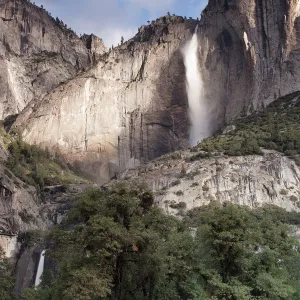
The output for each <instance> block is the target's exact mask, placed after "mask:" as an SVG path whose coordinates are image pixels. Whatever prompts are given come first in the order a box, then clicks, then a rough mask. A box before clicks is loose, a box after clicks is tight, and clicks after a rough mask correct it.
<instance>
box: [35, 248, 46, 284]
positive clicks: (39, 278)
mask: <svg viewBox="0 0 300 300" xmlns="http://www.w3.org/2000/svg"><path fill="white" fill-rule="evenodd" d="M45 252H46V251H45V250H43V251H42V253H41V256H40V261H39V265H38V269H37V272H36V277H35V283H34V285H35V286H36V287H37V286H39V285H40V283H41V281H42V274H43V272H44V262H45Z"/></svg>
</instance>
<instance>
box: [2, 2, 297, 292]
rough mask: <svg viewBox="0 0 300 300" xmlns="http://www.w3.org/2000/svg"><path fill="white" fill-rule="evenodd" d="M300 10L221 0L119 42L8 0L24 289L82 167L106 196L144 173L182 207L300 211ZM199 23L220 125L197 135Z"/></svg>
mask: <svg viewBox="0 0 300 300" xmlns="http://www.w3.org/2000/svg"><path fill="white" fill-rule="evenodd" d="M299 13H300V8H299V5H298V4H297V3H296V1H288V0H272V1H271V0H265V1H262V0H253V1H246V0H218V1H217V0H210V1H209V4H208V6H207V7H206V9H205V10H204V11H203V13H202V15H201V20H200V21H198V20H192V19H186V18H182V17H178V16H170V15H167V16H163V17H161V18H158V19H157V20H155V21H153V22H150V24H149V25H147V26H141V27H140V28H139V30H138V33H137V35H136V36H135V37H133V38H132V39H130V40H129V41H126V42H125V43H122V44H121V45H120V46H118V47H116V48H114V49H110V50H109V51H107V49H106V48H105V46H104V44H103V42H102V40H101V39H100V38H98V37H96V36H95V35H83V36H82V37H78V36H77V35H76V33H75V32H73V31H72V30H71V29H68V27H67V25H66V24H64V23H63V22H62V21H61V20H59V19H54V18H52V17H51V15H50V14H49V13H48V12H47V11H46V10H45V9H44V8H42V7H41V8H39V7H37V6H36V5H34V4H32V3H30V2H29V1H25V0H6V1H4V0H0V70H1V75H0V92H1V93H0V119H1V120H2V121H3V122H1V131H0V144H1V146H0V177H1V180H0V245H1V246H2V247H3V248H5V255H7V256H13V257H14V258H16V254H18V257H17V258H18V262H17V266H16V268H15V270H16V277H17V284H16V290H17V292H18V293H20V292H21V291H22V290H23V289H24V288H26V287H28V286H29V285H30V283H31V282H32V279H33V278H34V276H35V273H36V267H37V263H38V259H39V255H40V253H41V250H42V247H44V245H43V233H44V230H48V229H49V228H51V227H52V226H53V225H54V224H57V223H60V222H61V220H62V219H63V217H64V215H65V213H66V212H67V211H69V210H70V208H71V207H72V206H73V200H74V198H75V197H76V195H77V194H78V193H80V192H81V191H82V190H83V189H85V188H86V187H90V186H91V184H89V181H88V180H86V179H83V178H81V177H82V176H84V177H86V178H89V179H92V180H93V181H94V182H97V184H98V187H99V185H102V184H104V183H105V185H102V189H103V190H105V193H106V192H107V194H105V193H104V192H103V195H104V196H105V195H111V194H112V195H114V192H113V191H112V192H110V189H109V188H110V187H111V186H112V185H114V184H115V183H119V182H122V183H125V184H126V182H128V183H133V184H136V182H140V183H146V184H147V185H148V186H149V187H150V189H151V190H152V192H153V193H154V199H153V200H154V201H155V203H157V204H158V206H160V207H161V208H163V209H164V210H165V212H167V213H169V214H171V215H177V216H180V217H183V216H186V215H187V214H189V212H188V211H189V210H191V209H196V208H197V207H199V206H203V205H206V204H210V205H214V204H217V205H219V206H221V205H222V204H223V203H226V202H228V201H231V202H233V203H235V204H242V205H247V206H250V207H251V208H253V209H254V208H257V207H260V206H263V205H265V204H273V205H277V206H281V207H283V208H285V209H287V210H293V211H299V209H300V208H299V207H300V192H299V191H300V186H299V182H300V172H299V155H300V144H299V141H300V136H299V122H300V120H299V115H300V113H299V107H300V104H299V103H300V100H299V99H300V98H299V97H300V96H299V90H300V82H299V79H298V78H300V77H299V75H300V74H298V69H299V68H298V52H299V51H298V48H299V45H298V40H299V36H298V35H299V33H298V31H299V30H298V28H299ZM193 35H194V37H195V36H196V35H197V38H198V43H199V45H198V52H197V57H198V71H200V74H201V76H199V79H197V80H199V83H198V86H199V88H200V87H201V88H203V87H204V89H203V90H201V92H200V94H201V93H202V92H203V91H204V94H201V95H202V98H201V101H203V102H205V103H206V104H207V106H206V107H207V111H206V112H205V119H206V120H207V123H208V125H209V127H210V131H211V133H212V135H213V136H212V137H211V138H208V139H205V140H204V141H203V142H202V143H200V144H199V145H198V146H196V147H194V148H189V147H190V140H189V133H190V132H189V131H190V125H191V124H190V120H189V102H188V100H189V99H188V91H187V82H186V77H187V76H186V67H185V60H184V54H183V51H182V49H183V48H184V47H185V46H186V45H188V42H189V41H190V40H191V38H192V36H193ZM196 92H197V93H198V92H199V91H196ZM2 123H3V124H2ZM2 125H3V129H2ZM4 129H5V130H7V131H9V134H8V133H6V132H5V131H4ZM23 139H24V140H23ZM24 141H25V142H24ZM91 177H92V178H91ZM107 189H108V191H107ZM97 192H99V193H100V195H102V194H101V193H102V192H101V191H99V189H98V190H97ZM122 192H123V190H122V189H121V190H120V195H121V196H120V199H119V198H118V199H119V200H120V201H121V202H120V203H122V201H123V198H122ZM91 193H93V192H91ZM128 193H129V194H130V195H131V196H132V191H129V192H128ZM134 193H135V192H134ZM147 193H148V191H147ZM147 193H146V194H142V196H145V195H146V196H147V195H148V194H147ZM125 194H126V193H125ZM103 195H102V196H103ZM102 196H101V197H102ZM104 196H103V197H104ZM131 196H130V197H131ZM101 197H100V198H101ZM105 197H106V196H105ZM105 197H104V198H105ZM105 199H106V198H105ZM118 199H114V200H115V201H117V200H118ZM145 199H146V200H149V199H148V198H147V197H146V198H145ZM145 199H144V200H145ZM85 200H87V201H88V202H89V200H90V199H85V198H84V195H83V204H85V202H84V201H85ZM119 200H118V201H119ZM151 200H152V196H151ZM106 201H107V200H106ZM96 202H97V201H96ZM93 204H95V207H96V209H99V207H98V206H97V203H93ZM105 205H106V204H105ZM136 205H137V206H138V208H137V214H138V215H139V217H140V216H141V215H140V207H139V204H136ZM120 207H122V205H120ZM129 208H130V207H129ZM144 209H145V207H144ZM249 211H250V210H249ZM81 213H83V214H84V213H85V212H84V210H83V211H81V212H80V214H81ZM101 213H103V214H104V215H105V216H106V213H107V216H111V215H110V214H111V211H110V203H109V201H107V211H105V213H104V212H102V211H101ZM116 213H118V212H116ZM191 214H192V213H191ZM247 214H248V209H247ZM249 214H251V213H250V212H249ZM100 215H101V214H100ZM275 215H276V214H275ZM101 216H102V215H101ZM292 218H293V217H292ZM125 219H126V218H125ZM141 219H143V218H141ZM150 219H151V218H150ZM171 219H172V218H170V220H171ZM79 221H80V220H79ZM79 223H80V222H79ZM95 223H97V222H95ZM125 223H126V222H125ZM154 223H155V222H154ZM291 223H292V221H291ZM298 223H299V222H298V221H297V223H296V224H298ZM96 225H97V224H96ZM126 226H127V224H125V225H124V227H125V228H126ZM92 227H93V226H92ZM127 227H128V226H127ZM96 228H98V227H97V226H96ZM122 230H123V229H122ZM126 230H128V228H126ZM67 231H68V229H67ZM122 232H123V231H122ZM163 232H164V230H162V233H163ZM126 234H127V233H126ZM121 235H122V234H121ZM189 235H190V234H189ZM83 240H84V239H83ZM128 240H130V242H129V244H126V246H127V248H128V247H129V248H130V249H133V251H136V250H135V249H136V248H135V245H132V240H131V239H128ZM170 240H172V239H170ZM126 243H127V241H126ZM130 243H131V244H130ZM101 245H102V241H101ZM130 253H131V251H130ZM0 254H1V253H0ZM84 257H88V255H86V256H84ZM75 260H76V259H75ZM76 261H77V260H76ZM137 274H138V273H137ZM129 277H130V276H129ZM75 285H76V284H75ZM150 290H151V289H150ZM142 292H143V291H142Z"/></svg>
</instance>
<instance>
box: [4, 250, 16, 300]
mask: <svg viewBox="0 0 300 300" xmlns="http://www.w3.org/2000/svg"><path fill="white" fill-rule="evenodd" d="M14 283H15V282H14V278H13V277H12V266H11V264H10V263H9V261H8V259H7V258H5V255H4V251H3V249H2V248H1V247H0V299H1V300H12V299H15V295H14V294H13V288H14Z"/></svg>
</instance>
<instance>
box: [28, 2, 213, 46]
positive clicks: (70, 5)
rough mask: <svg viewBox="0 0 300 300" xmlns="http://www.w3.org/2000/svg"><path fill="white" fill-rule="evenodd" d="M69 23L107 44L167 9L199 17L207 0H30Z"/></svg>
mask: <svg viewBox="0 0 300 300" xmlns="http://www.w3.org/2000/svg"><path fill="white" fill-rule="evenodd" d="M34 1H35V3H36V4H37V5H39V6H40V5H44V8H45V9H47V10H48V11H49V12H51V14H52V16H53V17H55V18H56V17H58V18H59V19H61V20H63V21H64V23H66V24H67V25H68V27H71V28H72V29H73V30H74V31H75V32H76V33H77V34H80V33H87V34H90V33H94V34H95V35H97V36H99V37H101V38H102V39H103V40H104V43H105V45H106V46H107V47H110V46H111V45H112V44H114V45H117V44H118V43H119V42H120V40H121V36H124V38H125V40H127V39H129V38H131V37H133V36H134V35H135V34H136V33H137V30H138V28H139V27H140V26H141V25H144V24H147V21H148V20H149V21H152V20H155V19H157V18H158V17H160V16H163V15H166V14H167V12H170V13H171V14H176V15H180V16H183V17H184V16H186V17H193V18H197V17H200V14H201V11H202V9H203V8H204V7H205V6H206V4H207V1H208V0H34Z"/></svg>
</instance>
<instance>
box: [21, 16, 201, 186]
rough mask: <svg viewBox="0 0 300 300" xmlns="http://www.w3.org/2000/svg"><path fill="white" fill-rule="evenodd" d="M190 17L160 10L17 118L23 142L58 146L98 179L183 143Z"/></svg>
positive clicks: (185, 142) (185, 139)
mask: <svg viewBox="0 0 300 300" xmlns="http://www.w3.org/2000/svg"><path fill="white" fill-rule="evenodd" d="M196 23H197V22H195V21H192V20H188V21H187V20H184V19H183V18H181V17H163V18H161V19H158V20H157V21H156V22H154V23H152V24H151V25H149V26H144V27H141V28H140V30H139V33H138V35H137V36H136V37H135V38H134V39H132V40H129V41H128V42H126V43H125V44H123V45H121V46H120V47H118V48H116V49H114V50H113V51H111V52H110V53H108V54H105V55H104V56H102V57H101V59H100V61H99V62H98V64H97V65H96V66H95V67H93V68H91V69H90V70H89V71H88V72H86V73H84V74H82V75H80V76H78V77H77V78H75V79H73V80H71V81H70V82H68V83H67V84H64V85H61V86H60V87H58V88H57V89H55V90H54V91H53V92H52V93H50V94H49V95H47V96H46V97H45V98H44V99H43V101H42V102H39V103H38V104H37V105H36V106H34V107H33V108H31V107H28V108H27V109H26V110H25V111H24V113H23V114H22V115H21V116H20V117H19V119H18V120H17V123H16V125H19V124H21V125H22V127H21V128H22V129H23V130H24V137H25V139H26V141H28V142H30V143H37V144H39V145H40V146H42V147H46V146H47V147H48V148H49V149H51V150H52V151H57V150H58V151H60V152H61V153H62V154H63V155H65V156H66V157H67V158H68V160H69V161H70V162H73V163H78V165H79V166H80V167H82V168H83V169H84V170H85V171H87V172H89V173H90V174H92V175H94V177H95V179H96V180H97V181H98V182H100V183H101V182H104V181H107V180H109V179H110V178H111V177H112V176H114V174H115V173H116V172H118V171H119V170H125V169H126V168H130V167H134V166H137V165H139V164H140V163H143V162H146V161H149V160H151V159H153V158H155V157H158V156H160V155H162V154H164V153H167V152H170V151H174V150H177V149H180V148H183V147H186V146H188V127H189V121H188V118H187V113H186V111H187V99H186V93H185V69H184V64H183V57H182V54H181V52H180V47H181V45H182V44H183V43H184V42H185V41H186V40H188V39H189V38H190V37H191V35H192V33H193V32H194V29H195V27H196Z"/></svg>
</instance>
